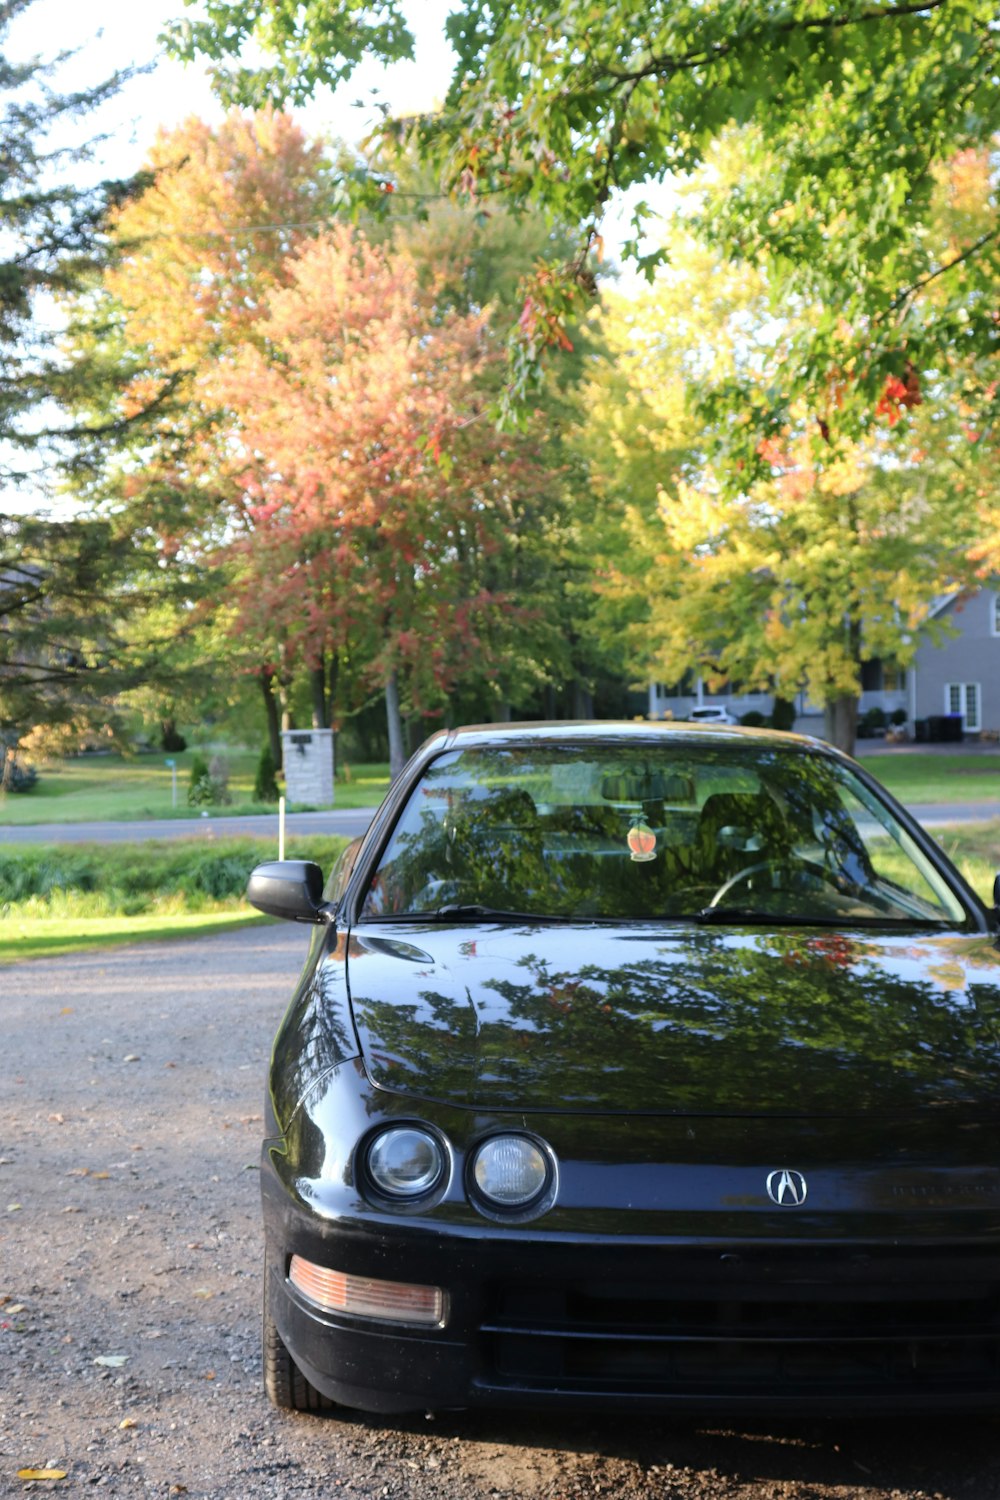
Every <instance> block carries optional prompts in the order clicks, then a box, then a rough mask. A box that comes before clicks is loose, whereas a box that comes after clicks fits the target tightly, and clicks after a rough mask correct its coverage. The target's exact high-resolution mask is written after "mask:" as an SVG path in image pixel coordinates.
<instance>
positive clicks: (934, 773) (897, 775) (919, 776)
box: [858, 750, 1000, 806]
mask: <svg viewBox="0 0 1000 1500" xmlns="http://www.w3.org/2000/svg"><path fill="white" fill-rule="evenodd" d="M858 760H859V761H860V762H861V764H862V765H863V766H864V768H865V770H866V771H868V772H870V773H871V775H872V776H874V777H875V779H876V780H877V781H880V782H881V783H882V785H883V786H885V787H888V789H889V791H890V792H892V794H893V796H894V797H898V798H899V800H900V802H902V803H903V804H904V805H906V804H908V803H912V802H988V801H990V800H996V802H997V804H998V806H1000V754H997V755H994V754H992V753H987V754H983V755H979V754H973V755H969V754H966V755H963V754H962V752H961V751H958V750H956V751H955V753H954V754H953V755H952V754H949V755H922V754H921V753H920V752H919V751H911V750H902V751H900V752H898V753H893V752H892V751H886V753H885V754H884V755H864V754H859V755H858Z"/></svg>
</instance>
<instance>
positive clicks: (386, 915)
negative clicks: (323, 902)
mask: <svg viewBox="0 0 1000 1500" xmlns="http://www.w3.org/2000/svg"><path fill="white" fill-rule="evenodd" d="M577 920H579V919H578V918H576V917H571V916H559V915H553V914H550V913H546V912H538V911H507V910H506V909H505V908H503V907H499V906H483V905H481V904H480V903H479V902H476V901H471V902H469V903H467V904H463V903H461V902H455V903H454V904H453V905H449V906H437V907H432V908H431V909H430V910H429V911H383V912H371V913H370V914H368V915H367V916H365V915H362V917H361V921H362V922H575V921H577ZM584 920H587V921H591V920H593V919H592V918H586V919H584Z"/></svg>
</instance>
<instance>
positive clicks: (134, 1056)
mask: <svg viewBox="0 0 1000 1500" xmlns="http://www.w3.org/2000/svg"><path fill="white" fill-rule="evenodd" d="M138 1061H139V1054H138V1052H128V1053H126V1054H125V1056H124V1057H123V1058H122V1062H138Z"/></svg>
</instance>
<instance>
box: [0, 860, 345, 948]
mask: <svg viewBox="0 0 1000 1500" xmlns="http://www.w3.org/2000/svg"><path fill="white" fill-rule="evenodd" d="M346 843H347V840H346V839H344V838H339V837H315V838H313V837H310V838H293V839H290V840H289V845H288V855H289V857H290V858H300V859H313V860H315V861H316V863H317V864H319V865H320V866H321V867H322V868H323V870H324V871H327V872H328V871H329V870H330V868H331V866H332V864H333V862H334V860H335V859H336V857H337V855H338V854H339V853H340V851H341V849H343V848H344V846H345V845H346ZM273 857H274V844H273V841H272V840H265V839H218V840H213V841H212V842H210V843H209V842H207V841H205V840H204V839H196V840H187V839H171V840H162V841H158V842H156V841H149V842H143V843H141V844H125V843H122V844H115V845H105V844H73V845H68V844H30V845H23V844H7V845H0V963H12V962H14V961H16V960H19V959H22V958H36V957H38V956H39V955H42V954H46V955H53V954H56V953H70V952H74V951H76V950H78V949H81V948H94V947H108V946H111V945H113V944H116V943H128V942H133V941H137V940H139V939H142V938H168V937H193V936H197V935H198V934H200V933H206V932H219V931H222V930H223V929H225V928H228V927H242V926H244V925H245V924H246V923H247V922H255V921H263V920H264V918H262V917H260V916H259V915H258V914H257V913H256V912H255V911H253V910H252V909H251V908H250V907H249V906H248V905H247V903H246V901H245V899H244V893H245V890H246V882H247V876H248V875H249V873H250V871H251V870H252V869H253V867H254V865H255V864H258V863H260V861H261V860H265V859H273Z"/></svg>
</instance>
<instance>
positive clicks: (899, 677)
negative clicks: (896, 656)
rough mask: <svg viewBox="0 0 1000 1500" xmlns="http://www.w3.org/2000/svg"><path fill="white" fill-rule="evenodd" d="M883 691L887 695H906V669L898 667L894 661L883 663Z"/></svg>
mask: <svg viewBox="0 0 1000 1500" xmlns="http://www.w3.org/2000/svg"><path fill="white" fill-rule="evenodd" d="M882 690H883V692H886V693H905V692H906V668H905V667H899V666H897V665H896V663H895V662H894V661H886V662H883V663H882Z"/></svg>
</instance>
